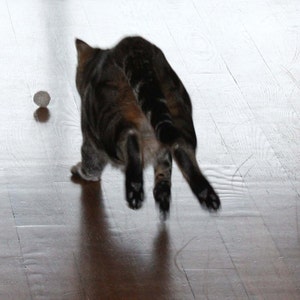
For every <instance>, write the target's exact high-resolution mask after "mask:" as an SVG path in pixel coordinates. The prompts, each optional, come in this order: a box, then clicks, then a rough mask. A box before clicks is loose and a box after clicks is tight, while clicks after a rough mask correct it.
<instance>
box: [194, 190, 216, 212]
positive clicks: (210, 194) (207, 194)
mask: <svg viewBox="0 0 300 300" xmlns="http://www.w3.org/2000/svg"><path fill="white" fill-rule="evenodd" d="M197 198H198V200H199V202H200V204H201V206H202V207H203V208H204V209H207V210H209V211H217V210H219V209H220V208H221V201H220V198H219V196H218V195H217V193H216V192H215V191H214V189H213V188H212V187H210V186H209V187H207V188H204V189H203V190H202V191H201V192H199V193H197Z"/></svg>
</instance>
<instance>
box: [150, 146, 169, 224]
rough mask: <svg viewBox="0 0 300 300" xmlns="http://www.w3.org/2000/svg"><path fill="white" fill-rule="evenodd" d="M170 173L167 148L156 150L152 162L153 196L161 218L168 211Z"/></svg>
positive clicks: (165, 215)
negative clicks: (153, 161) (154, 158)
mask: <svg viewBox="0 0 300 300" xmlns="http://www.w3.org/2000/svg"><path fill="white" fill-rule="evenodd" d="M171 173H172V156H171V154H170V151H169V150H168V149H166V148H162V149H160V150H159V151H158V152H157V155H156V161H155V163H154V175H155V182H154V189H153V196H154V199H155V201H156V204H157V205H158V207H159V210H160V213H161V216H162V218H163V219H166V218H167V217H168V215H169V211H170V202H171Z"/></svg>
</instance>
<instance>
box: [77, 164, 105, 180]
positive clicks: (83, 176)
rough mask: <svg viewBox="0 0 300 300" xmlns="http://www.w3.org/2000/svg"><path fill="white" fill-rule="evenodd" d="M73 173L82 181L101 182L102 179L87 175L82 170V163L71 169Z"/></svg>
mask: <svg viewBox="0 0 300 300" xmlns="http://www.w3.org/2000/svg"><path fill="white" fill-rule="evenodd" d="M71 173H72V174H73V175H74V176H79V177H81V178H82V179H84V180H87V181H99V180H100V178H99V177H98V176H92V175H89V174H86V173H85V172H84V171H83V170H82V164H81V162H79V163H77V164H76V165H75V166H73V167H72V168H71Z"/></svg>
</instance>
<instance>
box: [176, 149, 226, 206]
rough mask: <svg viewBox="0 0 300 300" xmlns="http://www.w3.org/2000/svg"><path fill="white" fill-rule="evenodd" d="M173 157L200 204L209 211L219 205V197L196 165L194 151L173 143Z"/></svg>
mask: <svg viewBox="0 0 300 300" xmlns="http://www.w3.org/2000/svg"><path fill="white" fill-rule="evenodd" d="M172 152H173V157H174V159H175V160H176V163H177V164H178V166H179V168H180V169H181V172H182V174H183V176H184V177H185V179H186V180H187V182H188V183H189V185H190V187H191V189H192V191H193V193H194V194H195V196H196V197H197V198H198V200H199V202H200V204H201V206H202V207H203V208H204V209H208V210H209V211H213V210H214V211H217V210H218V209H219V208H220V207H221V202H220V199H219V197H218V195H217V193H216V192H215V190H214V188H213V187H212V186H211V185H210V183H209V182H208V180H207V179H206V178H205V176H204V175H203V174H202V173H201V171H200V168H199V166H198V163H197V160H196V157H195V151H194V150H193V148H192V147H191V146H189V145H186V144H181V143H175V144H174V145H173V147H172Z"/></svg>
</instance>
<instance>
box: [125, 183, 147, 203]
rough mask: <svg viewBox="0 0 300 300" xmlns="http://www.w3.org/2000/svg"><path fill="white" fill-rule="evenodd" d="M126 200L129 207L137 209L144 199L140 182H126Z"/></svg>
mask: <svg viewBox="0 0 300 300" xmlns="http://www.w3.org/2000/svg"><path fill="white" fill-rule="evenodd" d="M126 200H127V202H128V205H129V207H130V208H131V209H139V208H141V207H142V204H143V201H144V189H143V183H142V182H128V183H127V184H126Z"/></svg>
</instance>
